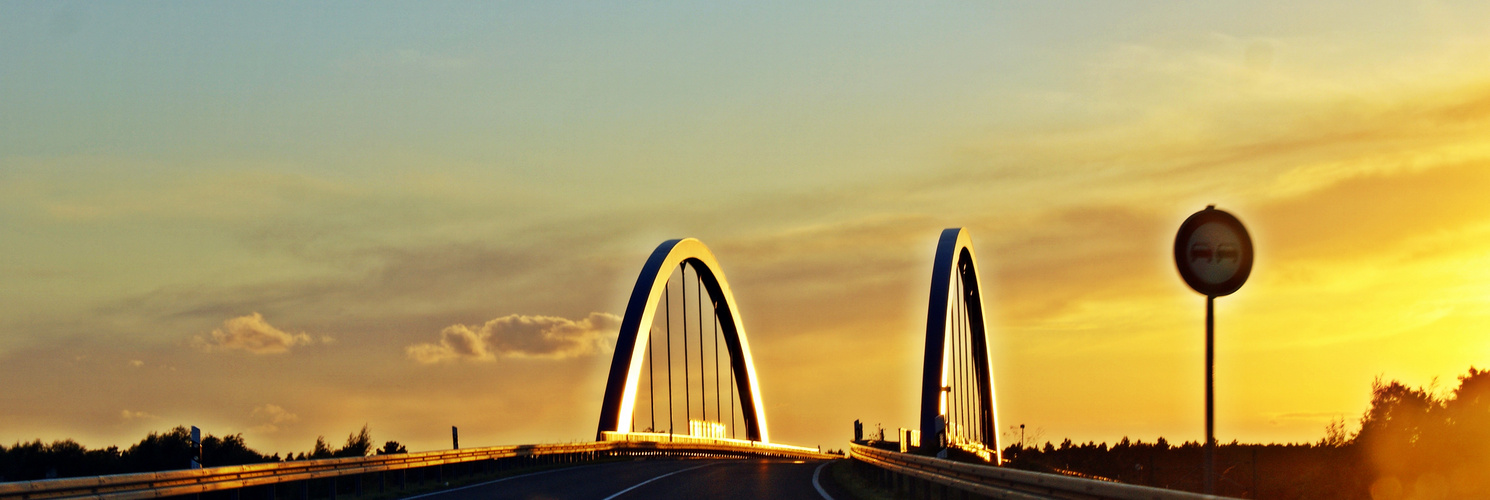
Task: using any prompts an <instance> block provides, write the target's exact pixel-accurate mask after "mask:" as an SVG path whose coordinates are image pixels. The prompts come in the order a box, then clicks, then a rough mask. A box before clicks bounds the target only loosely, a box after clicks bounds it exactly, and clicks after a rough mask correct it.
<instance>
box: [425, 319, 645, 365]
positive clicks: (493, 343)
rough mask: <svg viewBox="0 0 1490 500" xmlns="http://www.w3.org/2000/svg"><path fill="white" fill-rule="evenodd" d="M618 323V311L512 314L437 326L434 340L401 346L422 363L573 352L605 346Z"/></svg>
mask: <svg viewBox="0 0 1490 500" xmlns="http://www.w3.org/2000/svg"><path fill="white" fill-rule="evenodd" d="M620 325H621V318H620V317H618V316H616V315H614V314H608V313H599V312H592V313H590V315H589V316H586V317H585V318H583V319H579V320H571V319H566V318H559V317H553V316H524V315H520V314H512V315H508V316H503V317H500V318H497V319H494V320H491V321H487V322H486V323H485V324H483V325H480V326H475V325H460V324H457V325H450V326H447V327H445V329H443V330H441V331H440V340H439V341H438V342H434V343H421V344H415V345H411V346H408V347H406V348H404V352H405V353H406V354H407V355H408V357H409V358H410V359H413V360H414V361H418V362H420V363H424V364H432V363H440V362H444V361H454V360H470V361H492V360H494V359H496V357H497V356H503V357H510V358H543V359H564V358H573V357H579V356H588V355H591V354H595V353H597V352H602V351H604V350H606V349H609V348H610V341H609V339H610V338H611V337H613V336H614V334H615V331H616V329H617V328H620Z"/></svg>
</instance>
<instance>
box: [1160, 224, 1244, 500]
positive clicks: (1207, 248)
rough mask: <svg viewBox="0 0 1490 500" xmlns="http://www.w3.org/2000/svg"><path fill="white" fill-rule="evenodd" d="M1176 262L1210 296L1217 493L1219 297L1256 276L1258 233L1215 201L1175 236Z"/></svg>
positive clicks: (1210, 401)
mask: <svg viewBox="0 0 1490 500" xmlns="http://www.w3.org/2000/svg"><path fill="white" fill-rule="evenodd" d="M1174 264H1175V267H1178V268H1179V270H1180V277H1182V278H1185V284H1188V285H1190V288H1193V289H1195V291H1197V292H1200V293H1202V294H1205V492H1206V493H1207V494H1210V493H1215V492H1216V384H1215V382H1216V373H1215V366H1216V307H1215V301H1216V297H1220V296H1223V295H1231V293H1232V292H1235V291H1237V289H1238V288H1241V287H1242V283H1245V282H1246V281H1247V275H1249V274H1252V237H1251V236H1248V235H1247V228H1245V227H1242V221H1239V220H1237V218H1236V217H1234V216H1232V215H1231V214H1229V213H1226V212H1223V211H1221V210H1216V206H1215V205H1210V206H1207V207H1205V210H1201V211H1199V212H1195V213H1194V214H1192V215H1190V218H1188V219H1185V222H1184V223H1183V224H1180V232H1179V234H1176V235H1175V236H1174Z"/></svg>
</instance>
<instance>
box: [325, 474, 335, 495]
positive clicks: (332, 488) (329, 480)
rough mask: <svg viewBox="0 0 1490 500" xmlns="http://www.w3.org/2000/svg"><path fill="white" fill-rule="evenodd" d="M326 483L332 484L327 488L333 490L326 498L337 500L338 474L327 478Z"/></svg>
mask: <svg viewBox="0 0 1490 500" xmlns="http://www.w3.org/2000/svg"><path fill="white" fill-rule="evenodd" d="M326 483H327V484H328V485H330V488H327V489H329V490H331V492H330V493H328V494H327V495H326V498H330V499H331V500H336V476H332V477H329V478H326Z"/></svg>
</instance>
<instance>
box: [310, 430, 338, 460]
mask: <svg viewBox="0 0 1490 500" xmlns="http://www.w3.org/2000/svg"><path fill="white" fill-rule="evenodd" d="M334 456H336V454H335V453H334V452H332V451H331V445H329V444H326V436H316V444H315V446H314V447H312V448H311V449H310V458H311V459H312V460H314V459H317V458H331V457H334Z"/></svg>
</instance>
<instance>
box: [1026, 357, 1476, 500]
mask: <svg viewBox="0 0 1490 500" xmlns="http://www.w3.org/2000/svg"><path fill="white" fill-rule="evenodd" d="M1004 457H1005V458H1006V459H1009V460H1010V465H1011V466H1013V467H1018V468H1023V469H1030V470H1039V471H1046V472H1065V473H1076V474H1080V475H1087V476H1092V477H1097V478H1103V479H1111V480H1116V481H1122V482H1125V483H1131V484H1141V485H1148V486H1157V487H1162V488H1171V489H1180V490H1188V491H1200V490H1201V488H1202V480H1203V477H1202V474H1203V471H1202V465H1201V464H1202V463H1203V462H1202V460H1203V457H1204V449H1203V447H1202V446H1201V444H1200V443H1198V442H1186V443H1183V444H1180V445H1177V446H1176V445H1173V444H1170V443H1168V442H1167V441H1165V440H1164V439H1163V438H1159V439H1158V440H1157V441H1156V442H1153V443H1145V442H1143V441H1137V442H1130V441H1129V440H1128V439H1127V438H1123V440H1122V441H1120V442H1118V443H1117V444H1116V445H1113V446H1111V447H1109V446H1108V445H1107V443H1101V444H1096V443H1090V442H1089V443H1085V444H1075V443H1072V442H1071V441H1070V440H1069V439H1068V440H1066V441H1064V442H1062V443H1061V444H1060V445H1054V444H1052V443H1049V442H1047V443H1045V445H1044V446H1042V447H1028V448H1021V447H1020V446H1019V445H1014V446H1010V447H1009V448H1008V449H1006V450H1005V451H1004ZM1216 469H1217V477H1218V480H1217V491H1216V492H1217V493H1219V494H1221V495H1226V496H1236V497H1244V498H1276V499H1295V498H1298V499H1305V498H1310V499H1312V498H1319V499H1349V500H1356V499H1376V500H1386V499H1396V498H1478V497H1483V496H1484V495H1485V492H1487V491H1490V476H1487V475H1486V474H1485V472H1484V471H1487V470H1490V370H1478V369H1475V368H1473V367H1471V368H1470V369H1469V372H1468V373H1467V374H1466V375H1463V376H1461V377H1459V386H1458V387H1457V388H1456V389H1454V390H1452V391H1446V392H1440V391H1436V390H1434V389H1433V388H1431V387H1430V388H1427V389H1424V388H1412V387H1408V386H1406V385H1404V384H1402V383H1401V382H1398V381H1392V382H1390V383H1383V382H1382V381H1381V379H1379V378H1378V379H1377V380H1376V381H1374V382H1372V384H1371V406H1370V409H1368V410H1367V411H1366V413H1365V414H1364V415H1362V416H1361V427H1360V429H1359V430H1357V431H1356V432H1354V433H1351V432H1349V431H1348V430H1347V428H1346V425H1345V422H1344V421H1343V420H1340V421H1336V422H1332V423H1331V424H1330V425H1329V426H1328V427H1326V429H1325V437H1324V438H1323V439H1321V440H1320V441H1319V442H1317V443H1311V444H1268V445H1258V444H1240V443H1237V442H1235V441H1233V442H1232V443H1230V444H1222V445H1219V446H1217V451H1216Z"/></svg>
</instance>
